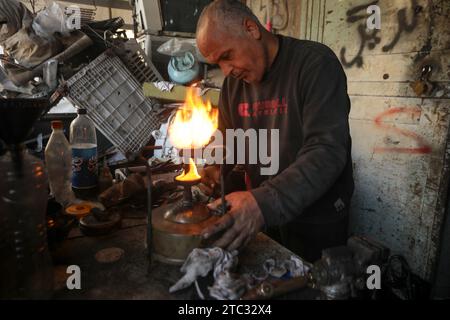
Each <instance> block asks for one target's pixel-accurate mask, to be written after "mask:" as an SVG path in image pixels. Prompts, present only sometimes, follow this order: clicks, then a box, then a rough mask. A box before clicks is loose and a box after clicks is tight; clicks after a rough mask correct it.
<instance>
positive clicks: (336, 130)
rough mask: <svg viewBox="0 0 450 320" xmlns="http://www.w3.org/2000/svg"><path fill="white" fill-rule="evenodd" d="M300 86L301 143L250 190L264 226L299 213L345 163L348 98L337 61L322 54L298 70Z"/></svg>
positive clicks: (333, 181)
mask: <svg viewBox="0 0 450 320" xmlns="http://www.w3.org/2000/svg"><path fill="white" fill-rule="evenodd" d="M298 89H299V90H300V96H301V97H302V101H303V109H302V110H301V115H302V119H303V123H302V126H301V128H302V129H301V130H302V135H303V147H302V148H301V149H300V150H299V152H298V153H297V155H296V160H295V161H294V162H293V163H292V164H291V165H290V166H289V167H288V168H286V169H285V170H283V171H282V172H281V173H279V174H278V175H277V176H275V177H272V178H270V179H268V180H266V181H265V182H264V183H263V184H262V185H261V186H260V187H258V188H256V189H254V190H252V193H253V195H254V197H255V199H256V201H257V203H258V205H259V207H260V209H261V211H262V214H263V216H264V219H265V223H266V227H271V226H278V225H283V224H285V223H287V222H289V221H291V220H293V219H294V218H296V217H297V216H299V215H301V214H302V212H303V210H304V209H305V208H307V207H308V206H310V205H311V204H313V203H314V202H315V201H317V200H318V199H320V198H321V197H322V196H323V195H324V194H325V193H326V192H327V191H328V189H329V188H330V187H331V186H332V185H333V184H334V183H335V182H336V180H337V179H338V177H339V175H340V174H341V173H342V171H343V170H344V167H345V165H346V161H347V152H348V151H347V150H348V148H349V147H350V140H349V139H350V138H349V136H350V134H349V124H348V114H349V111H350V101H349V98H348V95H347V79H346V76H345V73H344V71H343V69H342V67H341V65H340V63H339V61H338V60H337V59H334V58H333V59H331V58H329V57H327V58H322V59H321V61H320V62H319V63H316V64H315V65H313V66H311V67H310V68H308V69H307V70H305V71H304V72H302V74H301V75H300V76H299V85H298ZM289 107H298V108H301V106H289Z"/></svg>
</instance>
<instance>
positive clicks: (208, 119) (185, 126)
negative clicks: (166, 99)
mask: <svg viewBox="0 0 450 320" xmlns="http://www.w3.org/2000/svg"><path fill="white" fill-rule="evenodd" d="M217 126H218V110H217V108H213V107H212V106H211V103H210V102H209V101H208V102H206V103H205V102H204V101H203V100H202V98H201V97H199V96H198V95H196V94H195V89H194V88H188V90H187V93H186V101H185V103H184V105H183V107H182V108H180V109H179V110H178V111H177V113H176V115H175V117H174V119H173V121H172V123H171V124H170V126H169V140H170V142H171V143H172V145H173V146H175V148H178V149H197V148H201V147H204V146H205V145H206V144H208V143H209V140H210V139H211V136H212V135H213V134H214V132H215V131H216V130H217Z"/></svg>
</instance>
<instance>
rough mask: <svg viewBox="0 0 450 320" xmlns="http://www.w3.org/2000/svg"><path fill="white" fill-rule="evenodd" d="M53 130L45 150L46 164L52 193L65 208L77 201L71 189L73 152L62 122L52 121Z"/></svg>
mask: <svg viewBox="0 0 450 320" xmlns="http://www.w3.org/2000/svg"><path fill="white" fill-rule="evenodd" d="M52 130H53V132H52V135H51V136H50V139H49V140H48V143H47V147H46V148H45V163H46V166H47V173H48V180H49V185H50V192H51V194H52V195H53V196H54V197H55V200H56V201H57V202H58V203H60V204H61V205H62V206H64V207H65V206H68V205H70V204H71V203H72V202H73V201H74V199H75V196H74V194H73V192H72V189H71V177H72V151H71V147H70V145H69V141H67V139H66V136H65V135H64V132H63V123H62V121H52Z"/></svg>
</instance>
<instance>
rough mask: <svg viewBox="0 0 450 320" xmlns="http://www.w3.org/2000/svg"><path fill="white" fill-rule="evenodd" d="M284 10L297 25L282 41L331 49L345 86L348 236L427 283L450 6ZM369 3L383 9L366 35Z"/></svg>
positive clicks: (439, 213)
mask: <svg viewBox="0 0 450 320" xmlns="http://www.w3.org/2000/svg"><path fill="white" fill-rule="evenodd" d="M251 2H253V3H250V5H252V6H255V3H254V2H255V1H251ZM259 2H264V1H263V0H261V1H259ZM286 3H287V5H288V10H289V15H291V16H296V17H299V21H296V22H295V23H294V24H292V23H290V24H289V25H288V26H287V27H285V28H284V29H283V30H282V31H281V33H283V34H290V35H298V38H301V39H308V40H314V41H320V42H323V43H325V44H327V45H328V46H330V47H331V48H332V49H333V50H334V52H335V53H336V55H337V56H338V57H339V59H340V60H341V63H342V64H343V66H344V69H345V72H346V74H347V77H348V86H349V88H348V90H349V95H350V98H351V102H352V111H351V114H350V125H351V134H352V138H353V150H352V152H353V166H354V170H355V182H356V192H355V196H354V201H353V204H352V217H351V230H352V233H358V234H364V235H367V236H369V237H372V238H374V239H376V240H378V241H380V242H381V243H383V244H385V245H386V246H388V247H389V248H391V249H392V250H393V253H400V254H403V255H404V256H405V257H406V258H407V259H408V262H409V263H410V265H411V266H412V268H413V270H414V271H415V272H416V273H417V274H419V275H420V276H422V277H423V278H424V279H426V280H432V278H433V274H434V270H435V267H436V260H437V257H438V255H439V246H440V240H441V229H442V221H443V218H444V215H445V211H446V210H445V208H446V205H447V189H448V181H449V146H448V136H449V122H450V117H449V108H450V103H449V97H450V83H449V79H450V71H449V67H450V54H449V53H450V30H449V26H448V21H449V17H450V1H445V0H395V1H392V0H379V1H367V0H352V1H350V0H347V1H335V0H301V1H287V2H286ZM371 4H376V5H378V6H379V7H380V9H381V30H373V31H371V30H368V29H367V28H366V20H367V18H368V16H369V15H368V14H367V12H366V9H367V7H368V6H369V5H371ZM291 10H293V11H294V12H292V11H291ZM259 16H261V13H260V14H259ZM426 65H430V66H432V68H433V71H432V73H431V76H430V77H429V79H430V82H431V83H432V84H434V86H435V89H434V90H433V91H432V92H429V93H426V94H424V95H423V96H420V97H419V96H417V93H416V92H415V91H414V89H413V87H412V84H413V83H414V81H416V80H417V79H419V78H420V76H421V71H422V68H423V67H424V66H426ZM415 88H416V90H418V89H420V88H419V87H418V86H417V85H416V87H415Z"/></svg>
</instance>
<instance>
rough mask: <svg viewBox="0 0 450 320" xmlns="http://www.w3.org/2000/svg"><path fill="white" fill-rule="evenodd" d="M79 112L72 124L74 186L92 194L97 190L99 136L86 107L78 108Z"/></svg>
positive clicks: (78, 189)
mask: <svg viewBox="0 0 450 320" xmlns="http://www.w3.org/2000/svg"><path fill="white" fill-rule="evenodd" d="M77 113H78V117H77V118H75V120H73V121H72V123H71V124H70V144H71V146H72V188H73V189H74V191H75V192H77V191H83V194H86V195H89V196H90V195H92V193H93V192H94V193H95V192H96V190H97V182H98V164H97V136H96V134H95V125H94V122H92V120H91V119H89V118H88V117H87V115H86V113H87V112H86V109H78V111H77Z"/></svg>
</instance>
